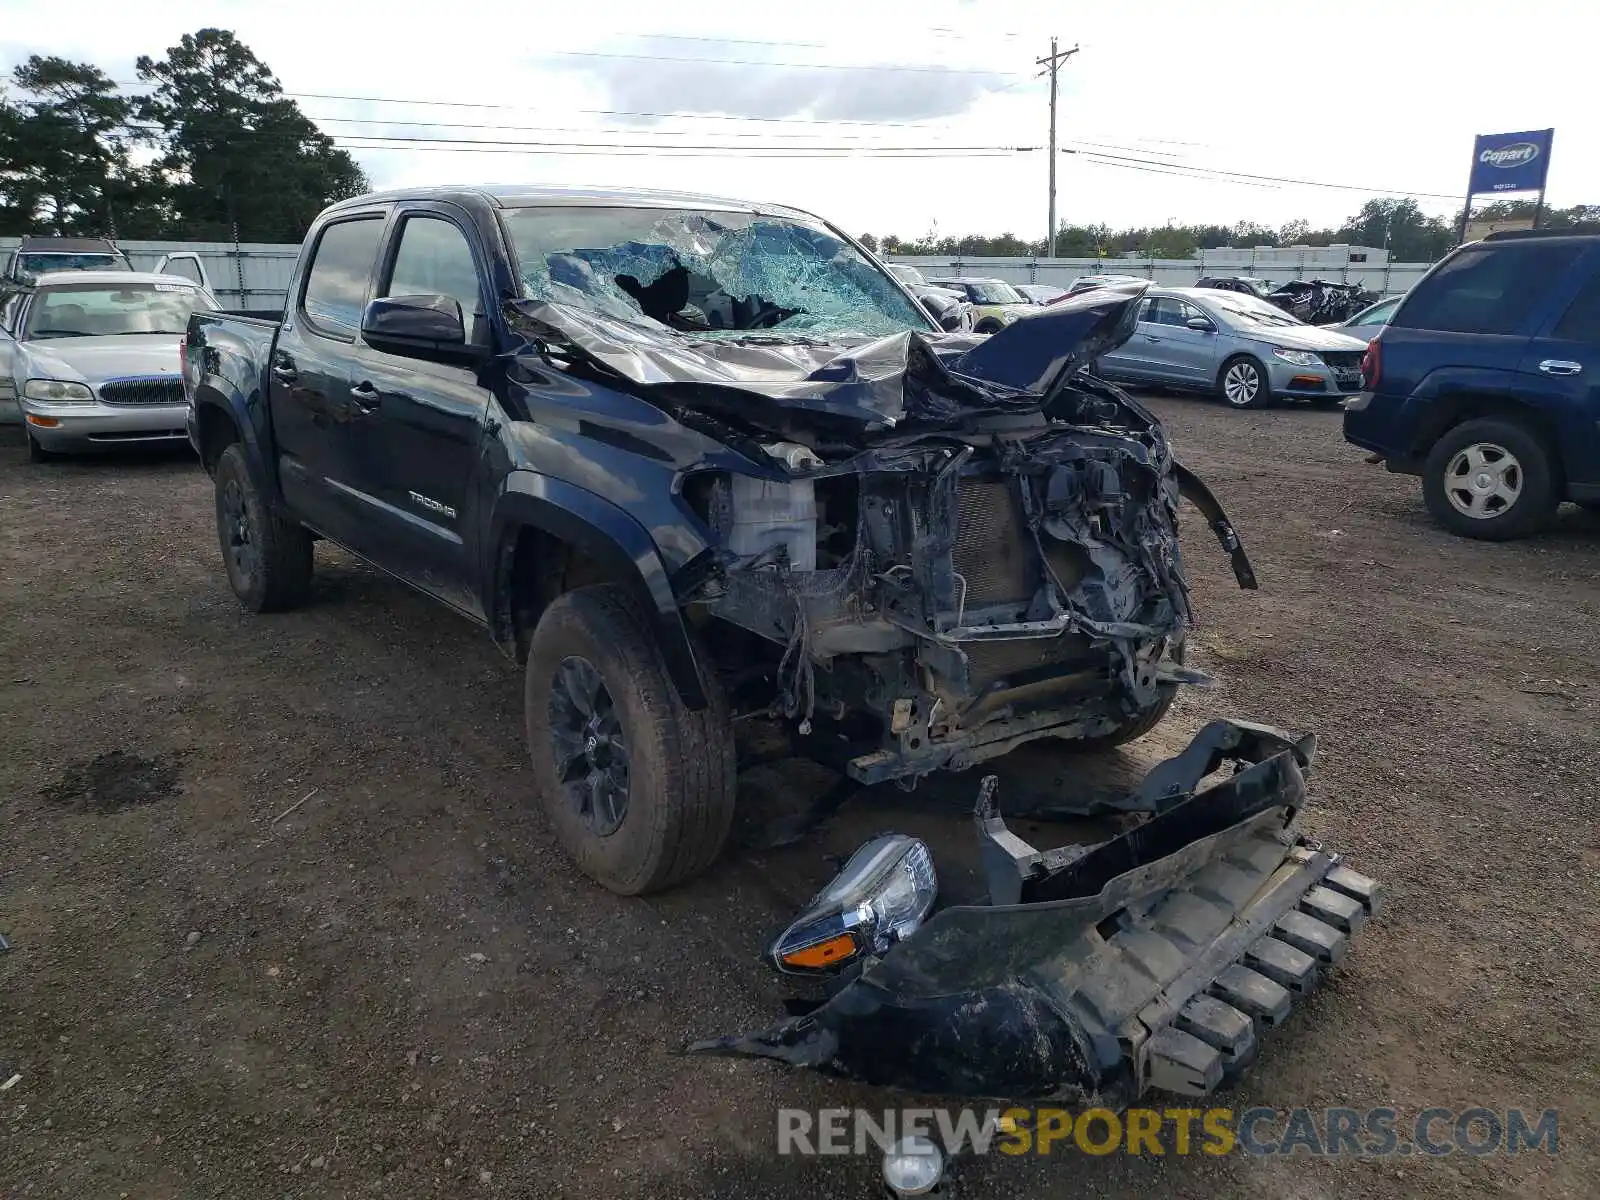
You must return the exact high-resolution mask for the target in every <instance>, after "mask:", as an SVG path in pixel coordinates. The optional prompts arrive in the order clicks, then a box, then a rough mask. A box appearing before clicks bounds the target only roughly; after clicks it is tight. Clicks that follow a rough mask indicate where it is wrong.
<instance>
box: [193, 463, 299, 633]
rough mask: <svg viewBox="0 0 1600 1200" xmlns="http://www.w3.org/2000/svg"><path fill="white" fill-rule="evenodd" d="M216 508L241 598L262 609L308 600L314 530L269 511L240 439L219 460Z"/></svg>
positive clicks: (256, 609) (235, 591) (226, 563)
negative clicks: (312, 533)
mask: <svg viewBox="0 0 1600 1200" xmlns="http://www.w3.org/2000/svg"><path fill="white" fill-rule="evenodd" d="M216 508H217V541H218V542H219V543H220V544H221V546H222V562H223V565H224V566H225V567H226V568H227V571H228V583H229V585H230V586H231V587H232V588H233V594H234V595H235V596H238V597H239V600H240V602H241V603H242V604H243V605H244V606H245V607H246V608H248V609H249V610H250V611H251V612H257V613H264V612H283V611H284V610H286V609H290V608H295V607H297V606H298V605H300V604H302V603H304V601H305V598H306V596H307V594H308V593H309V592H310V591H311V568H312V540H311V534H310V532H309V531H308V530H307V529H305V527H304V526H301V525H298V524H296V523H295V522H293V521H289V520H286V519H284V518H283V517H280V516H277V515H276V514H274V513H273V512H271V511H270V510H268V508H267V506H266V504H265V503H264V502H263V500H262V499H261V493H260V492H259V491H258V490H257V489H256V486H255V484H254V483H253V482H252V481H251V479H250V470H249V468H248V467H247V466H246V465H245V461H244V451H242V450H241V449H240V448H239V446H238V444H237V443H235V444H234V445H232V446H229V447H228V448H227V449H226V450H224V451H223V452H222V457H221V458H219V459H218V460H217V472H216Z"/></svg>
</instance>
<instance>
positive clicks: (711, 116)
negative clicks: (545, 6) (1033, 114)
mask: <svg viewBox="0 0 1600 1200" xmlns="http://www.w3.org/2000/svg"><path fill="white" fill-rule="evenodd" d="M114 82H115V83H116V85H117V86H118V87H149V86H151V85H150V83H149V82H147V81H144V80H133V81H128V80H115V81H114ZM1024 82H1026V81H1025V80H1024ZM995 90H996V91H1005V90H1006V89H1004V88H997V89H995ZM282 94H283V95H285V96H289V97H292V98H293V99H296V100H335V101H341V102H346V103H351V104H406V105H411V106H413V107H419V108H488V109H497V110H500V111H504V112H540V111H542V110H541V109H539V108H536V107H534V106H532V105H527V104H490V103H485V102H481V101H472V100H415V99H404V98H402V97H399V96H350V95H343V94H340V93H336V92H283V93H282ZM566 111H567V112H573V113H580V114H582V115H583V116H592V117H644V118H648V119H651V120H680V121H746V122H751V123H760V124H774V125H864V126H873V127H882V128H886V129H926V128H929V126H927V125H925V124H922V123H920V122H916V121H855V120H848V119H846V118H843V117H840V118H825V117H747V116H743V115H740V114H737V113H694V112H642V111H637V110H631V109H614V108H573V109H567V110H566ZM310 119H313V120H315V119H319V118H310Z"/></svg>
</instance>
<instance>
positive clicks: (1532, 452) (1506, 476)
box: [1422, 418, 1560, 542]
mask: <svg viewBox="0 0 1600 1200" xmlns="http://www.w3.org/2000/svg"><path fill="white" fill-rule="evenodd" d="M1422 498H1423V500H1424V501H1425V502H1426V503H1427V505H1428V511H1429V512H1431V513H1432V514H1433V516H1434V518H1435V519H1436V520H1437V521H1438V522H1439V524H1441V525H1443V526H1444V527H1445V528H1446V529H1448V530H1450V532H1451V533H1456V534H1460V535H1461V536H1462V537H1470V538H1480V539H1482V540H1484V541H1489V542H1503V541H1508V540H1510V539H1511V538H1519V537H1525V536H1526V535H1528V534H1530V533H1532V532H1533V531H1534V530H1536V529H1538V528H1539V526H1541V525H1543V524H1544V523H1545V522H1546V521H1547V520H1549V519H1550V517H1551V515H1552V514H1553V513H1554V512H1555V511H1556V506H1557V505H1558V504H1559V503H1560V496H1559V494H1558V492H1557V490H1556V478H1555V470H1554V467H1553V465H1552V462H1551V455H1550V452H1549V451H1548V450H1547V449H1546V448H1545V444H1544V442H1543V441H1542V440H1541V439H1540V438H1539V437H1537V436H1536V435H1534V434H1533V433H1531V432H1529V431H1528V429H1526V428H1525V427H1524V426H1522V425H1519V424H1517V423H1516V422H1514V421H1504V420H1495V419H1492V418H1491V419H1484V420H1476V421H1464V422H1462V423H1461V424H1460V425H1457V426H1456V427H1455V428H1454V429H1451V430H1449V431H1448V432H1446V433H1445V435H1444V436H1443V437H1442V438H1440V439H1439V440H1438V441H1437V442H1435V443H1434V446H1433V449H1432V450H1431V451H1429V453H1428V460H1427V462H1426V463H1425V464H1424V465H1423V468H1422Z"/></svg>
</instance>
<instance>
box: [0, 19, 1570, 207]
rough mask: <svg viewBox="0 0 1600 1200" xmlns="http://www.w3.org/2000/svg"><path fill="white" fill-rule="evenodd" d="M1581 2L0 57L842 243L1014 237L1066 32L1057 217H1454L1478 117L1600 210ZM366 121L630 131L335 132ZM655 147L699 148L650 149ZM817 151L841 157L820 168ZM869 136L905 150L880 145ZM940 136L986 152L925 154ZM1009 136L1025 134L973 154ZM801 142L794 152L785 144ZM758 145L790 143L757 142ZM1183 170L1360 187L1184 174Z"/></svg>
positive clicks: (453, 127)
mask: <svg viewBox="0 0 1600 1200" xmlns="http://www.w3.org/2000/svg"><path fill="white" fill-rule="evenodd" d="M410 11H415V12H416V13H417V14H419V15H418V17H417V18H416V19H411V18H409V17H408V16H407V13H408V12H410ZM1576 11H1577V10H1576V9H1575V8H1574V7H1573V6H1572V5H1571V4H1570V2H1568V3H1561V2H1558V0H1521V2H1520V3H1518V4H1515V5H1512V6H1507V5H1505V4H1501V3H1496V4H1493V5H1490V4H1487V3H1480V2H1479V0H1459V2H1458V3H1456V4H1453V5H1448V6H1441V5H1438V4H1435V3H1423V2H1422V0H1340V2H1339V3H1326V2H1320V0H1299V2H1298V3H1282V2H1279V3H1265V2H1259V3H1258V2H1256V0H1206V2H1205V3H1196V2H1193V0H1188V2H1183V3H1179V2H1174V0H1144V2H1143V3H1134V4H1123V5H1100V6H1077V5H1071V6H1069V5H1063V4H1047V3H1029V2H1025V0H914V2H913V0H904V2H902V0H876V2H874V3H871V4H868V3H863V2H861V0H857V2H855V3H839V2H836V0H807V2H806V3H803V4H765V5H736V4H714V5H713V4H704V5H681V4H674V5H668V4H661V3H651V4H646V3H640V2H635V0H626V2H616V3H588V4H552V3H549V0H544V2H541V3H532V2H529V0H523V2H522V3H515V4H513V3H502V2H501V0H475V2H474V3H471V4H439V3H431V4H424V3H422V2H421V0H413V3H412V4H407V3H404V2H403V0H402V2H398V3H397V2H392V0H391V2H389V3H381V4H380V3H371V2H369V0H346V2H343V3H337V2H327V0H323V2H320V3H302V2H298V0H296V2H275V3H268V2H267V0H231V2H230V0H207V2H205V3H195V2H190V0H164V2H163V3H162V4H160V5H154V4H150V5H146V4H136V3H129V2H127V0H119V2H115V3H106V2H102V0H78V2H76V3H74V4H72V5H70V6H67V7H63V5H62V3H61V2H60V0H0V56H3V58H4V62H5V66H6V67H7V68H8V69H9V67H10V66H12V65H14V64H15V63H17V62H19V61H21V60H22V59H24V58H26V57H27V55H29V54H33V53H38V54H59V55H63V56H65V57H69V58H72V59H75V60H88V61H91V62H94V63H96V64H97V65H99V66H101V67H102V68H103V69H104V70H106V71H107V72H108V73H109V74H111V75H112V76H113V77H114V78H116V79H118V80H132V79H134V78H135V76H134V72H133V62H134V59H135V58H136V57H137V56H138V55H139V54H150V55H152V56H157V57H159V56H160V55H161V54H162V52H163V51H164V50H165V48H166V47H167V46H169V45H171V44H172V43H174V42H175V41H176V40H177V39H178V38H179V37H180V36H181V35H182V34H183V33H185V32H192V31H194V30H196V29H199V28H202V27H204V26H207V25H216V26H221V27H223V28H228V29H232V30H233V31H234V32H235V33H236V34H237V35H238V36H239V37H240V38H241V39H242V40H243V41H244V42H245V43H246V44H247V45H249V46H250V47H251V48H252V49H253V50H254V51H255V52H256V54H257V55H258V56H259V57H260V58H261V59H262V60H264V61H265V62H266V63H267V64H268V65H269V66H270V67H271V68H272V70H273V71H274V72H276V74H277V75H278V77H279V79H280V80H281V81H282V82H283V86H284V88H285V89H286V90H287V91H288V92H290V93H298V94H299V95H297V97H296V98H297V99H299V101H300V104H301V107H302V108H303V109H304V110H305V112H306V113H307V114H308V115H310V116H312V117H313V118H315V119H317V120H319V123H321V124H322V125H323V128H324V129H325V130H326V131H327V132H328V133H330V134H333V135H335V136H336V137H339V138H340V139H341V142H343V143H344V144H346V145H347V147H348V148H349V149H350V150H351V152H352V153H353V154H354V155H355V157H356V158H357V160H358V161H360V163H361V164H362V166H363V167H364V168H365V169H366V171H367V173H368V175H369V176H370V177H371V178H372V180H373V182H374V184H376V185H379V186H389V185H401V184H418V183H444V182H460V183H469V182H541V183H561V184H599V185H634V186H651V187H668V188H687V189H692V190H697V191H706V192H712V193H716V194H722V195H732V196H738V197H743V198H747V199H753V200H770V201H777V202H783V203H789V204H794V205H798V206H799V207H802V208H807V209H811V210H813V211H816V212H818V213H821V214H823V215H825V216H827V217H829V218H831V219H833V220H836V221H838V222H839V223H840V224H842V225H844V226H845V227H846V228H848V229H850V230H851V231H852V232H855V233H866V232H872V233H878V234H882V233H898V234H901V235H904V236H916V235H920V234H924V233H927V232H928V231H929V230H931V229H933V228H935V227H937V229H938V230H939V232H941V233H952V234H959V233H990V234H998V233H1002V232H1007V231H1009V232H1013V233H1016V234H1018V235H1021V236H1026V237H1039V236H1042V235H1043V234H1044V232H1045V224H1046V185H1045V180H1046V160H1047V156H1046V154H1045V152H1044V150H1043V147H1044V145H1045V143H1046V140H1047V132H1048V117H1049V111H1048V103H1047V99H1046V96H1047V93H1046V85H1045V82H1044V81H1043V80H1040V79H1038V78H1036V77H1035V75H1036V72H1037V71H1038V68H1037V67H1035V66H1034V65H1033V64H1034V59H1036V58H1037V57H1039V56H1040V55H1042V54H1044V53H1046V52H1047V51H1048V48H1049V40H1050V37H1051V36H1052V35H1055V36H1057V37H1059V38H1060V39H1061V44H1062V46H1063V48H1065V47H1069V46H1072V45H1074V44H1076V45H1078V46H1080V47H1081V51H1080V53H1079V54H1078V55H1076V56H1075V57H1074V58H1072V59H1071V61H1070V62H1069V63H1068V64H1067V65H1066V66H1065V67H1063V68H1062V71H1061V76H1060V78H1061V100H1060V109H1059V137H1060V139H1061V144H1062V145H1063V146H1065V147H1068V148H1071V149H1074V150H1076V151H1078V153H1076V154H1071V155H1062V156H1060V157H1059V159H1058V163H1059V170H1058V187H1059V200H1058V213H1059V216H1060V218H1061V219H1062V220H1063V221H1069V222H1075V223H1077V222H1098V221H1104V222H1107V223H1109V224H1111V225H1113V226H1122V225H1128V224H1163V223H1166V222H1167V221H1169V220H1171V221H1174V222H1218V223H1228V224H1231V223H1233V222H1235V221H1239V220H1243V219H1250V220H1256V221H1260V222H1262V223H1264V224H1267V225H1272V226H1278V225H1281V224H1282V223H1283V222H1285V221H1288V220H1290V219H1293V218H1295V217H1305V218H1307V219H1309V220H1310V221H1312V222H1313V224H1318V225H1321V224H1333V223H1337V222H1339V221H1340V220H1341V219H1343V218H1344V217H1345V216H1347V215H1348V214H1350V213H1353V212H1354V211H1355V210H1356V209H1357V208H1358V207H1359V206H1360V204H1361V203H1362V201H1364V200H1365V199H1367V198H1369V197H1370V196H1372V195H1378V194H1395V193H1400V192H1417V193H1435V194H1436V195H1419V196H1418V197H1417V199H1418V202H1419V203H1420V204H1421V205H1422V206H1423V208H1424V210H1425V211H1429V212H1436V213H1441V214H1445V213H1449V212H1451V211H1452V210H1453V209H1455V208H1456V207H1458V206H1459V199H1458V198H1455V199H1453V197H1458V196H1459V193H1460V191H1461V189H1462V188H1463V186H1464V184H1465V179H1466V174H1467V168H1468V165H1469V159H1470V155H1471V149H1472V138H1473V135H1474V134H1476V133H1493V132H1503V131H1513V130H1526V129H1539V128H1545V127H1549V126H1554V127H1555V130H1556V139H1555V145H1554V150H1553V154H1552V158H1551V169H1550V190H1551V194H1550V200H1551V203H1553V204H1558V205H1559V204H1574V203H1578V202H1580V201H1600V124H1597V123H1596V122H1595V121H1594V120H1593V119H1592V115H1591V104H1590V102H1589V101H1587V100H1585V99H1584V98H1583V95H1582V94H1580V93H1582V91H1583V89H1584V88H1586V87H1587V86H1588V77H1589V75H1590V74H1591V73H1592V72H1593V71H1594V69H1595V68H1594V64H1593V61H1592V58H1593V54H1592V48H1591V47H1590V46H1589V44H1588V40H1587V39H1585V38H1583V37H1580V36H1561V32H1560V31H1562V30H1565V31H1567V32H1568V33H1571V34H1575V33H1577V32H1578V28H1579V27H1577V26H1574V25H1573V24H1572V17H1573V15H1574V13H1575V12H1576ZM423 13H426V14H427V15H426V17H423V16H421V14H423ZM685 60H686V61H685ZM708 60H717V61H708ZM891 68H894V69H891ZM908 68H911V69H908ZM307 93H323V94H326V95H330V96H362V97H373V98H382V99H384V100H397V101H406V103H382V102H377V100H373V101H352V100H343V99H319V98H311V97H310V96H308V95H306V94H307ZM430 100H431V101H450V102H453V104H452V105H451V106H446V105H441V104H431V105H430V104H425V103H422V101H430ZM465 105H481V106H484V107H463V106H465ZM617 114H647V115H617ZM648 114H678V115H648ZM333 118H341V119H342V120H340V121H337V122H336V121H335V120H333ZM729 118H737V119H729ZM753 118H764V119H763V120H755V119H753ZM407 122H409V124H406V123H407ZM471 126H497V127H507V126H509V127H514V128H471ZM384 134H388V135H398V136H401V137H410V138H419V137H420V138H448V139H497V138H498V139H502V140H505V139H509V140H512V141H543V142H552V141H560V142H568V143H577V142H586V143H604V144H617V143H621V144H626V145H627V146H628V147H629V148H628V149H627V150H625V151H622V150H601V151H599V152H597V153H595V152H590V153H585V154H583V155H578V154H561V155H558V154H551V153H548V152H544V153H541V152H538V151H537V150H524V149H520V148H514V152H511V153H503V152H502V153H484V152H480V151H472V152H463V151H461V150H460V149H459V148H449V147H436V148H432V149H430V148H427V147H425V146H424V145H420V144H412V145H409V146H406V147H403V148H397V149H374V148H371V145H370V141H369V142H367V143H364V144H363V143H356V142H348V141H345V138H346V137H347V136H349V135H363V136H365V137H367V138H369V139H370V138H371V137H372V136H374V135H384ZM667 145H680V146H685V147H713V149H711V150H695V151H694V153H695V154H696V155H697V156H696V157H685V156H682V155H681V154H680V156H669V155H667V154H665V153H662V152H660V151H659V150H658V149H653V148H658V147H662V146H667ZM841 147H850V148H857V149H860V150H861V151H862V153H859V154H856V155H854V156H852V157H848V158H844V157H818V156H816V155H817V154H818V153H819V151H820V150H821V149H822V148H827V149H828V150H830V151H836V150H838V148H841ZM889 147H900V148H911V147H916V148H917V149H915V150H911V149H904V150H903V151H902V155H901V156H900V157H898V158H891V157H888V156H886V155H885V154H884V148H889ZM957 147H962V148H968V147H976V148H980V149H981V151H982V152H983V154H984V155H985V156H984V157H952V156H950V155H951V154H952V153H953V152H954V148H957ZM1008 147H1033V149H1031V150H1025V151H1020V152H1010V151H1007V150H996V149H994V148H1008ZM723 148H732V149H723ZM807 148H811V149H810V154H811V155H812V156H811V157H794V156H797V155H801V154H804V153H806V152H807ZM872 148H877V152H876V153H875V154H874V153H868V152H867V151H869V150H871V149H872ZM925 148H932V149H925ZM779 151H782V152H786V153H787V154H788V155H790V157H772V155H774V154H775V153H777V152H779ZM962 152H963V153H968V152H969V151H962ZM977 152H978V151H970V153H977ZM913 154H915V155H919V156H932V155H941V154H942V155H944V156H942V157H910V155H913ZM1091 155H1094V156H1097V157H1096V158H1094V159H1091V157H1090V156H1091ZM1129 159H1131V160H1136V161H1126V160H1129ZM1185 168H1189V169H1190V170H1185ZM1193 168H1208V169H1214V170H1221V171H1232V172H1240V173H1248V174H1254V175H1267V176H1274V177H1279V178H1292V179H1297V180H1313V181H1318V182H1321V183H1332V184H1343V185H1347V186H1349V187H1353V188H1356V189H1358V190H1354V191H1347V190H1338V189H1335V188H1330V187H1312V186H1301V185H1297V184H1289V183H1282V184H1269V183H1266V182H1260V183H1252V182H1249V181H1244V180H1226V179H1222V178H1218V177H1207V178H1200V177H1196V176H1195V175H1194V173H1193V170H1192V169H1193Z"/></svg>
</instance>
